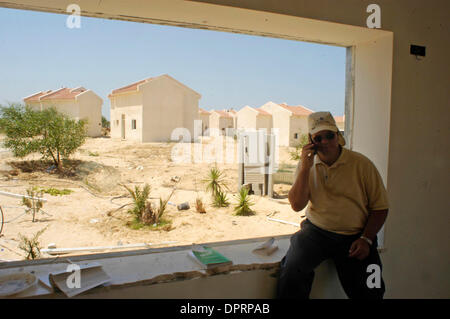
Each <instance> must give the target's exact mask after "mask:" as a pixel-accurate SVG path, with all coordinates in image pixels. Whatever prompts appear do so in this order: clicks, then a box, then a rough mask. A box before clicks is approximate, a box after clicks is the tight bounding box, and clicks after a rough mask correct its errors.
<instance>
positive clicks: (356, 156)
mask: <svg viewBox="0 0 450 319" xmlns="http://www.w3.org/2000/svg"><path fill="white" fill-rule="evenodd" d="M300 168H301V162H300V163H299V165H298V166H297V171H296V172H295V177H297V175H298V173H299V172H300ZM309 190H310V199H309V202H308V207H307V208H306V217H307V218H308V219H309V220H310V221H311V222H312V223H313V224H314V225H316V226H318V227H320V228H322V229H325V230H327V231H330V232H334V233H338V234H343V235H353V234H357V233H359V232H362V231H363V229H364V227H365V225H366V222H367V218H368V215H369V211H373V210H383V209H388V208H389V204H388V196H387V192H386V188H385V187H384V184H383V180H382V179H381V176H380V174H379V172H378V170H377V168H376V167H375V165H374V164H373V163H372V161H371V160H369V159H368V158H367V157H366V156H364V155H362V154H360V153H358V152H355V151H351V150H349V149H346V148H344V147H342V151H341V154H340V155H339V158H338V159H337V160H336V162H334V163H333V165H331V166H328V165H327V164H325V163H324V162H322V161H321V160H320V158H319V156H318V155H316V156H314V164H313V166H312V167H311V170H310V174H309Z"/></svg>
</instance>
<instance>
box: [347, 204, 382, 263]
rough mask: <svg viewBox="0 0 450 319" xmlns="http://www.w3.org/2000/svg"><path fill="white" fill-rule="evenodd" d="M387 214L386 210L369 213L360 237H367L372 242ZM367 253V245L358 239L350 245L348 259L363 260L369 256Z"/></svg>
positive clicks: (368, 248)
mask: <svg viewBox="0 0 450 319" xmlns="http://www.w3.org/2000/svg"><path fill="white" fill-rule="evenodd" d="M387 214H388V210H387V209H383V210H374V211H370V212H369V218H368V219H367V223H366V227H364V231H363V233H362V236H364V237H367V238H369V239H370V240H371V241H373V240H374V239H375V236H376V235H377V233H378V232H379V231H380V229H381V227H383V224H384V222H385V220H386V217H387ZM369 252H370V247H369V243H368V242H366V241H365V240H364V239H362V238H358V239H357V240H355V241H354V242H353V243H352V245H351V247H350V251H349V257H354V258H357V259H359V260H363V259H364V258H366V257H367V256H368V255H369Z"/></svg>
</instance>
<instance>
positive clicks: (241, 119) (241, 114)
mask: <svg viewBox="0 0 450 319" xmlns="http://www.w3.org/2000/svg"><path fill="white" fill-rule="evenodd" d="M236 117H237V124H236V126H237V129H254V130H255V129H256V126H257V124H256V117H257V114H256V112H255V111H254V110H252V109H250V108H249V107H247V106H246V107H243V108H242V109H240V110H239V111H238V112H237V115H236Z"/></svg>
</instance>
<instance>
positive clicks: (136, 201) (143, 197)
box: [123, 184, 150, 221]
mask: <svg viewBox="0 0 450 319" xmlns="http://www.w3.org/2000/svg"><path fill="white" fill-rule="evenodd" d="M123 187H125V189H126V190H127V191H128V192H129V193H130V195H131V198H132V199H133V208H131V209H129V210H128V212H129V213H130V214H132V215H134V217H135V219H136V220H138V221H140V220H141V216H142V213H143V212H144V210H145V208H146V203H147V199H148V196H149V195H150V185H148V184H145V185H144V187H143V188H142V189H141V188H140V187H139V186H135V187H134V191H133V190H132V189H131V188H129V187H127V186H125V185H123Z"/></svg>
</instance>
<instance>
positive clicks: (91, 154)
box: [88, 151, 100, 156]
mask: <svg viewBox="0 0 450 319" xmlns="http://www.w3.org/2000/svg"><path fill="white" fill-rule="evenodd" d="M88 154H89V156H99V155H100V154H98V153H97V152H91V151H89V153H88Z"/></svg>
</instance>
